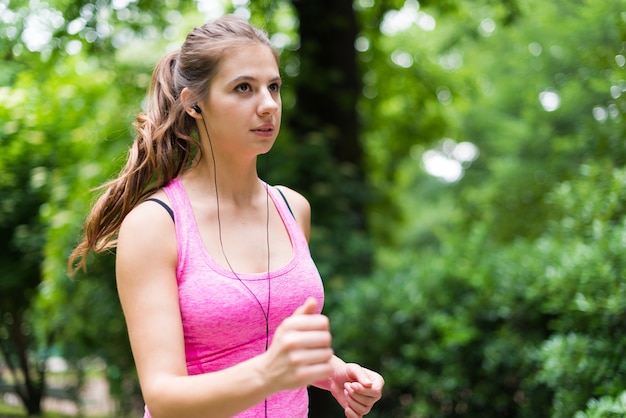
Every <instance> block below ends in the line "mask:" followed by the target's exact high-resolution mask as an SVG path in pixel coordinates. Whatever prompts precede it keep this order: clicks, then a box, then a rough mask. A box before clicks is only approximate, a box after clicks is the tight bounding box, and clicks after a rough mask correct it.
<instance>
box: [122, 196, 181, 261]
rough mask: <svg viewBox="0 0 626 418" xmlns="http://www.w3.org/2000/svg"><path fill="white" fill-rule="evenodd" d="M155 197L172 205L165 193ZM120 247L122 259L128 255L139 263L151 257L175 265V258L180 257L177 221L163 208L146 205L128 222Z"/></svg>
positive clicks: (151, 203) (124, 221) (137, 208)
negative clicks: (177, 251) (177, 245)
mask: <svg viewBox="0 0 626 418" xmlns="http://www.w3.org/2000/svg"><path fill="white" fill-rule="evenodd" d="M154 197H156V198H157V199H159V200H161V201H163V202H164V203H165V204H169V201H168V200H167V197H166V196H165V194H164V193H162V192H158V193H157V194H155V195H154ZM117 247H118V251H117V252H118V258H120V255H122V256H124V255H128V256H130V258H137V259H138V260H141V259H143V258H144V257H147V258H148V259H149V258H153V259H157V258H160V259H161V260H163V261H166V260H167V261H172V260H173V259H172V257H175V255H176V231H175V228H174V221H173V220H172V218H171V216H170V215H169V213H168V212H167V210H166V209H165V208H164V207H162V206H161V205H160V204H158V203H156V202H152V201H144V202H142V203H140V204H139V205H137V206H136V207H135V208H133V210H131V211H130V213H128V215H126V217H125V218H124V220H123V222H122V225H121V227H120V231H119V236H118V242H117ZM124 258H125V257H124Z"/></svg>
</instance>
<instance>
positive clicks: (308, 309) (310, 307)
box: [293, 297, 317, 315]
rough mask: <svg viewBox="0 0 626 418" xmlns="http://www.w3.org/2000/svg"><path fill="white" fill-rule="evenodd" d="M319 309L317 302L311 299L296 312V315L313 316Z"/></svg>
mask: <svg viewBox="0 0 626 418" xmlns="http://www.w3.org/2000/svg"><path fill="white" fill-rule="evenodd" d="M316 309H317V300H315V298H312V297H309V298H307V300H306V301H304V303H303V304H302V305H300V306H299V307H298V309H296V310H295V311H294V313H293V314H294V315H311V314H314V313H315V310H316Z"/></svg>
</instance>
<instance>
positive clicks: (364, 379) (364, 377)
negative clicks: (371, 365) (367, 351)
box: [346, 363, 373, 387]
mask: <svg viewBox="0 0 626 418" xmlns="http://www.w3.org/2000/svg"><path fill="white" fill-rule="evenodd" d="M346 375H347V376H346V377H348V379H349V381H351V382H358V383H360V384H361V385H363V386H364V387H371V386H372V384H373V382H372V379H371V378H370V376H369V375H368V373H367V372H366V370H365V369H364V368H363V367H361V366H359V365H358V364H354V363H352V364H348V365H347V368H346Z"/></svg>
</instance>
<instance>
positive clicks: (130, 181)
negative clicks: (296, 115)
mask: <svg viewBox="0 0 626 418" xmlns="http://www.w3.org/2000/svg"><path fill="white" fill-rule="evenodd" d="M280 87H281V78H280V74H279V70H278V57H277V54H276V53H275V51H274V50H273V49H272V47H271V44H270V43H269V41H268V39H267V36H266V35H265V34H264V33H263V32H261V31H259V30H258V29H256V28H254V27H252V26H250V25H249V24H248V23H247V22H244V21H242V20H240V19H237V18H235V17H232V16H226V17H223V18H221V19H218V20H216V21H214V22H211V23H208V24H206V25H204V26H202V27H201V28H196V29H194V30H193V31H192V32H191V33H190V34H189V35H188V36H187V39H186V41H185V43H184V44H183V46H182V48H181V50H180V51H175V52H172V53H170V54H168V55H167V56H165V57H164V58H163V59H162V60H161V62H160V63H159V64H158V65H157V67H156V68H155V70H154V73H153V78H152V85H151V89H150V92H149V98H148V99H149V100H148V103H147V109H146V112H145V114H140V115H139V116H138V117H137V122H136V124H135V125H136V128H137V136H136V138H135V141H134V143H133V146H132V148H131V150H130V153H129V157H128V161H127V163H126V166H125V168H124V169H123V170H122V172H121V174H120V176H119V177H118V178H117V179H115V180H113V181H111V182H109V183H108V184H106V185H105V186H104V187H106V191H105V193H104V194H103V195H102V197H100V199H99V200H98V201H97V203H96V204H95V206H94V208H93V209H92V212H91V214H90V215H89V217H88V219H87V221H86V224H85V236H84V238H83V241H82V242H81V243H80V244H79V246H78V247H77V248H76V249H75V250H74V252H73V253H72V255H71V257H70V266H71V268H72V269H73V270H74V271H75V269H77V268H81V267H83V268H84V267H85V260H86V255H87V253H88V252H89V251H96V252H99V251H103V250H105V249H107V248H110V247H113V246H117V251H116V275H117V284H118V291H119V296H120V300H121V303H122V308H123V311H124V315H125V317H126V321H127V326H128V331H129V336H130V342H131V347H132V350H133V355H134V357H135V362H136V365H137V370H138V374H139V380H140V384H141V388H142V393H143V396H144V399H145V401H146V412H145V417H150V416H153V417H155V418H157V417H159V418H160V417H186V418H191V417H230V416H237V417H272V418H274V417H285V418H287V417H288V418H296V417H306V416H307V414H308V398H307V392H306V387H307V386H308V385H315V386H318V387H320V388H324V389H327V390H329V391H331V393H332V394H333V396H334V397H335V398H336V399H337V401H338V402H339V403H340V404H341V406H342V407H343V408H344V410H345V415H346V417H348V418H355V417H361V416H363V415H365V414H366V413H368V412H369V411H370V409H371V407H372V405H373V404H374V403H375V402H376V401H377V400H378V399H379V398H380V396H381V391H382V387H383V384H384V382H383V379H382V377H381V376H380V375H379V374H377V373H375V372H373V371H370V370H367V369H365V368H362V367H360V366H358V365H356V364H346V363H344V362H343V361H342V360H341V359H339V358H338V357H337V356H335V355H334V354H333V351H332V349H331V334H330V331H329V321H328V319H327V318H326V317H325V316H323V315H321V314H320V311H321V307H322V301H323V288H322V284H321V280H320V277H319V273H318V271H317V269H316V268H315V265H314V264H313V261H312V260H311V257H310V254H309V251H308V244H307V241H308V237H309V230H310V206H309V204H308V202H307V200H306V199H305V198H304V197H303V196H301V195H300V194H298V193H297V192H295V191H293V190H290V189H288V188H286V187H272V186H269V185H267V184H266V183H264V182H263V181H261V180H260V179H259V177H258V175H257V170H256V167H257V156H258V155H261V154H266V153H267V152H269V150H270V149H271V148H272V145H273V144H274V141H275V140H276V137H277V135H278V131H279V128H280V121H281V97H280ZM196 138H197V139H196Z"/></svg>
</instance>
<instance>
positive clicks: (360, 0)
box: [0, 0, 626, 418]
mask: <svg viewBox="0 0 626 418" xmlns="http://www.w3.org/2000/svg"><path fill="white" fill-rule="evenodd" d="M207 4H208V3H199V4H198V5H194V4H186V5H185V6H183V4H182V3H179V2H177V1H165V2H158V1H148V0H142V1H139V2H113V3H111V4H108V3H106V2H98V3H91V2H60V1H58V2H57V1H55V2H52V1H51V2H49V3H40V2H30V3H26V2H20V1H10V2H9V0H0V12H1V13H0V16H1V17H0V52H1V53H2V56H3V62H2V66H1V67H0V198H1V201H0V230H1V231H2V238H3V240H2V244H1V245H2V252H1V254H0V268H1V271H2V273H0V274H1V276H0V304H1V305H0V311H1V315H2V316H1V318H2V321H1V322H0V345H1V346H2V347H5V348H6V350H7V352H9V356H8V359H9V360H6V359H5V361H11V360H16V354H15V353H17V352H18V351H17V350H16V348H15V346H14V345H11V344H13V343H12V341H13V340H12V339H11V335H12V334H11V333H12V332H14V331H12V330H14V329H15V328H14V327H13V325H14V324H16V323H17V322H19V323H20V329H22V331H25V332H23V335H24V336H25V337H27V341H28V344H29V347H30V349H29V353H30V357H29V358H30V359H32V360H33V364H31V370H35V371H36V370H38V364H40V363H39V362H40V360H42V359H45V358H46V356H48V355H50V354H53V353H58V354H62V355H63V356H65V357H66V358H67V359H68V360H69V361H70V364H71V367H72V370H73V371H74V372H75V373H76V374H77V375H78V376H79V375H80V374H81V373H83V372H84V370H82V369H81V367H83V366H82V364H83V363H82V360H83V359H84V358H86V357H90V356H94V357H95V356H97V357H101V358H103V359H104V360H105V361H106V362H107V364H108V365H109V369H108V374H109V376H110V379H111V382H112V388H113V392H114V395H116V396H117V397H118V399H119V400H120V401H119V402H120V404H119V409H120V411H122V410H124V411H126V410H129V409H131V408H132V405H134V402H135V399H134V398H135V397H136V396H138V395H137V391H138V388H137V386H136V379H135V378H134V371H133V366H132V358H131V356H130V352H129V350H128V342H127V339H126V334H125V329H124V322H123V318H122V316H121V312H120V309H119V304H118V301H117V297H116V294H115V283H114V277H113V259H112V257H111V254H108V255H103V256H99V257H93V259H92V260H91V261H90V269H89V271H88V273H86V274H84V275H81V276H80V277H78V278H77V279H76V280H69V279H68V278H67V277H66V275H65V262H66V259H67V256H68V254H69V251H70V250H71V248H72V246H73V245H74V244H75V243H76V240H77V237H78V234H79V230H80V225H81V223H82V219H83V218H84V216H85V215H86V213H87V210H88V208H89V205H90V203H91V202H92V201H93V198H94V194H93V193H92V192H91V191H90V190H91V189H92V188H93V187H96V186H97V185H99V184H101V183H102V182H103V181H104V180H106V179H107V178H110V177H111V176H113V175H114V174H115V173H116V171H117V170H119V168H120V166H121V164H122V162H123V160H124V153H125V150H126V149H127V147H128V145H129V143H130V138H131V137H132V132H131V131H130V130H129V126H130V124H131V122H132V119H133V115H134V114H135V113H136V112H137V111H138V109H139V105H140V102H141V100H142V97H143V95H144V94H145V89H146V87H147V84H148V81H149V73H150V69H151V67H152V66H153V65H154V62H155V61H156V60H157V59H158V57H160V56H161V55H162V53H163V52H164V51H165V50H166V49H167V48H170V47H172V45H175V44H178V43H179V41H180V37H181V36H182V35H183V34H184V33H186V31H187V29H188V27H189V26H194V25H197V24H200V23H201V22H202V20H203V19H204V17H206V16H203V15H202V13H205V14H207V15H208V11H207V10H206V7H208V6H207ZM212 4H216V3H215V2H213V3H212ZM237 4H238V5H239V6H237V7H235V6H232V5H229V6H228V7H227V8H232V9H234V8H238V12H245V11H246V10H248V11H249V13H250V15H251V20H252V21H253V22H254V23H256V24H257V25H260V26H264V27H265V28H267V29H268V30H269V31H270V33H279V34H281V36H283V38H280V37H279V38H275V40H277V41H281V39H282V41H284V40H285V39H287V40H288V41H287V42H286V43H285V44H284V46H283V47H282V48H281V49H282V68H283V73H284V75H285V80H286V83H285V84H286V86H285V93H284V95H285V96H284V107H285V117H286V118H299V117H303V116H305V115H302V114H299V113H298V111H299V109H300V108H299V107H298V103H297V97H296V96H297V95H296V86H297V83H307V82H309V81H310V80H315V79H316V78H315V77H322V78H323V77H324V76H328V77H331V76H332V72H328V73H324V72H322V73H316V74H308V73H307V71H311V70H310V67H306V66H303V65H302V61H301V60H300V58H301V57H300V56H299V32H298V19H297V16H296V11H295V9H294V8H293V7H292V4H291V3H290V2H287V1H271V0H264V1H259V2H252V3H250V4H247V3H245V2H237ZM203 7H204V9H203ZM198 8H200V9H202V10H204V11H203V12H202V13H198ZM55 11H58V12H59V13H60V15H61V16H63V22H62V23H58V24H53V23H54V22H61V20H60V19H59V18H58V15H57V14H55ZM9 12H10V13H9ZM354 12H355V14H356V15H355V16H356V18H357V21H358V24H359V26H360V28H359V32H358V35H357V39H355V42H354V46H355V48H356V50H357V51H358V54H357V58H358V64H359V68H358V71H357V74H354V76H355V77H359V80H360V81H361V85H362V95H361V97H360V99H359V102H358V106H357V110H358V117H359V135H360V136H359V139H360V142H359V144H360V146H361V147H362V151H363V162H362V165H363V166H362V167H357V168H358V170H360V171H362V173H363V178H362V179H361V180H359V181H360V182H362V184H358V183H357V181H356V179H359V176H358V175H355V173H356V172H357V171H358V170H355V167H351V166H350V164H342V165H339V164H336V161H337V160H336V159H335V157H336V156H335V155H334V152H335V151H334V148H333V142H332V141H333V140H335V141H336V140H337V138H334V137H333V135H334V134H335V133H333V132H334V131H333V132H331V131H332V129H331V130H330V131H329V130H328V129H326V130H325V129H319V131H312V132H309V133H308V134H306V135H302V133H301V132H299V131H298V130H297V129H296V128H295V125H294V124H291V123H289V122H287V123H286V124H285V126H284V127H283V131H282V133H281V141H279V142H278V143H277V146H276V149H275V150H274V151H273V153H272V155H270V166H271V172H270V173H269V174H270V178H269V180H270V182H273V183H283V184H286V185H291V186H294V185H295V186H301V187H303V188H304V189H305V190H306V193H307V196H308V197H309V198H310V200H311V202H312V203H313V215H314V228H313V239H312V242H311V248H312V252H313V254H314V256H315V258H316V259H317V260H318V262H319V264H320V270H321V271H322V273H323V275H324V277H325V280H326V285H327V304H326V310H327V313H328V314H329V316H330V317H331V322H332V324H333V330H334V338H335V340H334V345H335V347H336V351H337V352H338V353H339V354H340V355H341V356H342V357H343V358H345V359H346V360H348V361H357V362H360V363H362V364H364V365H366V366H368V367H371V368H374V369H376V370H379V371H380V372H381V373H382V374H383V375H384V377H385V379H386V382H387V384H386V392H385V396H384V398H383V399H382V400H381V402H380V403H379V405H378V406H377V407H376V408H375V410H374V411H373V412H372V413H371V415H370V416H373V417H386V418H389V417H420V418H422V417H445V416H467V417H502V416H508V417H519V418H526V417H528V418H530V417H555V418H561V417H572V416H575V417H577V418H583V417H594V418H595V417H607V418H608V417H618V416H623V415H624V413H625V407H624V405H625V401H624V390H625V389H626V387H625V385H626V383H625V382H626V380H625V374H626V360H625V359H626V356H625V355H624V353H626V331H625V328H624V326H623V324H624V320H625V319H626V318H625V317H626V283H625V281H624V277H625V269H626V257H625V256H624V255H623V254H624V247H625V244H626V216H625V215H626V206H625V203H624V202H625V201H626V191H624V190H625V187H624V186H625V184H626V169H625V168H624V167H623V166H624V162H625V160H626V158H625V157H626V147H624V145H625V144H624V138H625V134H626V129H625V128H626V121H625V120H624V112H625V111H626V104H625V102H624V93H625V92H626V81H625V80H626V58H625V56H626V46H625V45H626V1H624V0H580V1H575V2H574V1H571V0H554V1H551V2H541V1H539V0H508V1H505V0H502V1H491V0H471V1H464V2H453V1H445V2H435V1H424V2H420V3H418V2H417V1H413V0H407V1H399V0H398V1H382V2H374V1H368V0H357V1H355V2H354ZM30 15H39V16H44V17H45V19H44V22H52V23H50V25H51V26H49V29H50V33H51V36H50V38H49V39H48V40H47V42H43V43H40V44H36V42H35V41H36V38H33V39H34V40H31V41H29V42H31V43H30V44H29V42H27V41H26V39H27V38H24V37H21V34H22V33H23V31H24V30H25V29H28V25H29V24H31V25H34V23H33V22H30V23H29V20H28V19H27V17H28V16H30ZM46 19H47V20H46ZM407 22H408V23H407ZM35 27H36V25H35ZM44 32H45V31H44ZM44 40H45V39H44ZM282 41H281V42H282ZM170 43H171V44H170ZM37 45H39V46H37ZM319 47H320V48H324V45H320V46H319ZM29 48H32V49H33V50H31V49H29ZM335 93H336V92H333V91H329V92H327V94H328V98H329V100H331V99H333V98H335V96H336V94H335ZM308 116H310V115H308ZM287 120H288V119H287ZM333 138H334V139H333ZM461 144H465V145H467V144H472V145H473V146H474V148H471V147H470V150H472V149H473V150H474V154H473V155H472V156H471V158H469V157H467V155H466V156H465V157H463V155H462V154H458V153H455V151H459V152H460V151H462V150H463V149H462V147H461ZM465 149H466V150H467V147H466V148H465ZM435 157H436V158H435ZM466 157H467V158H466ZM437 161H439V163H440V165H439V166H438V167H439V168H440V169H441V167H444V168H445V167H447V170H448V174H450V173H451V172H454V170H457V171H456V175H455V176H452V177H447V180H445V179H443V177H439V176H437V175H435V174H437V173H439V174H441V172H436V171H433V166H431V165H429V164H431V163H433V162H437ZM443 163H445V164H447V165H444V166H442V165H441V164H443ZM435 168H437V167H435ZM450 170H452V171H450ZM260 172H263V168H261V169H260ZM442 175H443V174H442ZM344 180H345V181H344ZM297 188H299V187H297ZM355 202H358V204H359V205H362V206H363V207H364V209H365V214H366V217H367V218H366V219H367V225H366V228H359V229H356V228H355V225H358V224H359V220H358V217H359V215H358V214H354V216H351V215H350V213H351V212H350V211H351V210H352V209H349V208H351V207H352V206H351V205H354V203H355ZM372 251H373V252H374V263H373V267H372V270H371V271H369V270H368V269H360V267H363V266H364V265H366V264H367V265H368V268H369V266H370V263H369V261H367V260H366V258H367V255H368V254H370V253H371V252H372ZM41 260H43V261H42V262H39V261H41ZM20 318H21V319H20ZM16 321H17V322H16ZM37 379H43V376H37V375H36V373H35V374H34V376H33V380H34V381H36V380H37ZM78 381H79V382H80V379H78Z"/></svg>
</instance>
